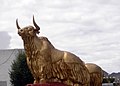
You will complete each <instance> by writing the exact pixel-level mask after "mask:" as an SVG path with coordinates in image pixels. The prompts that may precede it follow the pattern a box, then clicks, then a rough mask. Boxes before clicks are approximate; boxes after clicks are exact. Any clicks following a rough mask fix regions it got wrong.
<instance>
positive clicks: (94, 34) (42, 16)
mask: <svg viewBox="0 0 120 86" xmlns="http://www.w3.org/2000/svg"><path fill="white" fill-rule="evenodd" d="M1 2H3V4H0V7H1V8H0V13H1V16H0V26H1V29H0V31H8V33H9V35H10V36H11V41H10V48H23V44H22V40H21V38H20V37H19V36H18V35H17V29H16V26H15V20H16V18H18V19H19V24H20V26H21V27H24V26H26V25H29V24H32V15H33V14H34V15H35V19H36V22H37V23H38V24H39V25H40V27H41V33H40V35H45V36H47V37H48V38H49V39H50V41H51V42H52V43H53V44H54V45H55V47H56V48H59V49H62V50H68V51H70V52H73V53H75V54H77V55H78V56H79V57H80V58H81V59H82V60H84V61H85V62H95V63H96V64H98V65H100V66H102V67H103V68H104V69H105V70H106V71H108V72H112V71H120V70H119V69H120V68H119V66H120V63H119V62H118V60H119V56H120V52H119V51H120V40H119V37H120V29H119V28H120V16H119V14H120V11H119V8H120V1H119V0H108V1H107V0H21V1H15V0H12V1H11V0H8V1H4V0H2V1H1ZM115 63H116V65H115ZM108 64H109V65H108Z"/></svg>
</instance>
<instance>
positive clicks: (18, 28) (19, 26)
mask: <svg viewBox="0 0 120 86" xmlns="http://www.w3.org/2000/svg"><path fill="white" fill-rule="evenodd" d="M16 26H17V28H18V29H20V26H19V25H18V19H16Z"/></svg>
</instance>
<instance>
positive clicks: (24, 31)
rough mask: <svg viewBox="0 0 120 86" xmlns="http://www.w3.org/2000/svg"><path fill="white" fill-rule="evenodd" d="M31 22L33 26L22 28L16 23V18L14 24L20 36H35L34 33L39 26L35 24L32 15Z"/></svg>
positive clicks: (37, 31)
mask: <svg viewBox="0 0 120 86" xmlns="http://www.w3.org/2000/svg"><path fill="white" fill-rule="evenodd" d="M33 24H34V26H35V27H33V26H26V27H24V28H20V26H19V24H18V19H16V26H17V28H18V34H19V35H20V36H21V37H22V38H25V37H34V36H36V34H39V33H40V32H39V30H40V27H39V26H38V25H37V24H36V22H35V19H34V16H33Z"/></svg>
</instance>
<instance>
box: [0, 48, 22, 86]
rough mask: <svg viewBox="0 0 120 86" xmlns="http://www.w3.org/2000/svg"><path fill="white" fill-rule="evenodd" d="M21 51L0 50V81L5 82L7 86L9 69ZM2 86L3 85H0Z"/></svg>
mask: <svg viewBox="0 0 120 86" xmlns="http://www.w3.org/2000/svg"><path fill="white" fill-rule="evenodd" d="M22 51H23V49H8V50H0V81H7V86H10V78H9V74H8V73H9V70H10V69H11V67H10V66H11V64H12V61H13V60H14V59H15V57H16V55H17V54H18V53H19V52H22ZM0 86H3V85H0Z"/></svg>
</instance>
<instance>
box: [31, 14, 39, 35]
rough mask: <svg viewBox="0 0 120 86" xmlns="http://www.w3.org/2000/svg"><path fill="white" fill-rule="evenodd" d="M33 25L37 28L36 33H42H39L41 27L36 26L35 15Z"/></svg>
mask: <svg viewBox="0 0 120 86" xmlns="http://www.w3.org/2000/svg"><path fill="white" fill-rule="evenodd" d="M33 24H34V26H35V28H36V29H35V31H38V32H37V33H40V32H39V30H40V27H39V26H38V25H37V24H36V22H35V18H34V15H33Z"/></svg>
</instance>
